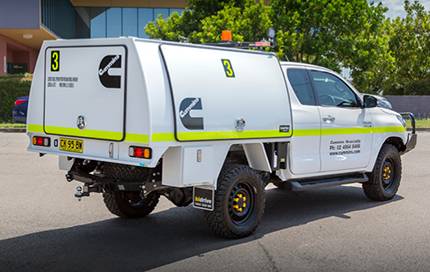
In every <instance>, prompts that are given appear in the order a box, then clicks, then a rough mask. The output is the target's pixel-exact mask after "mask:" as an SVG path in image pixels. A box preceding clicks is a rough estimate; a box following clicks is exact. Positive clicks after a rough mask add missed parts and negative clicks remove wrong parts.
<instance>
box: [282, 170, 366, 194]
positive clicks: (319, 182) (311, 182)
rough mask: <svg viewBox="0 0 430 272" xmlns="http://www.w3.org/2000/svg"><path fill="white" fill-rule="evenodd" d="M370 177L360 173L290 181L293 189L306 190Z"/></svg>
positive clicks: (362, 181) (363, 180) (356, 181)
mask: <svg viewBox="0 0 430 272" xmlns="http://www.w3.org/2000/svg"><path fill="white" fill-rule="evenodd" d="M368 180H369V178H368V177H367V176H366V175H365V174H358V175H354V176H348V177H331V178H325V179H306V180H301V181H299V180H295V181H290V185H291V190H292V191H296V192H297V191H305V190H310V189H319V188H326V187H332V186H337V185H342V184H350V183H364V182H367V181H368Z"/></svg>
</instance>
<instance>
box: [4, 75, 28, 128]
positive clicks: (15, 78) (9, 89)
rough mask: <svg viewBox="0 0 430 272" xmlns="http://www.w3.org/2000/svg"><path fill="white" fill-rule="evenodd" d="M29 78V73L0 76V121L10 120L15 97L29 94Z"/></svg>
mask: <svg viewBox="0 0 430 272" xmlns="http://www.w3.org/2000/svg"><path fill="white" fill-rule="evenodd" d="M31 79H32V75H31V74H24V75H7V76H0V123H1V122H8V121H11V120H12V108H13V106H14V103H15V99H16V98H17V97H19V96H25V95H28V94H29V92H30V86H31Z"/></svg>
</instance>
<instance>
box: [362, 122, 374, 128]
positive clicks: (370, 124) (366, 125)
mask: <svg viewBox="0 0 430 272" xmlns="http://www.w3.org/2000/svg"><path fill="white" fill-rule="evenodd" d="M363 126H364V127H372V126H373V123H372V122H366V121H365V122H363Z"/></svg>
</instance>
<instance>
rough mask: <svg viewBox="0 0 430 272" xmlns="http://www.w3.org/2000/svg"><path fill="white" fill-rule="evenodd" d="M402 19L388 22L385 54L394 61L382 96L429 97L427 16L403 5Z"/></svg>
mask: <svg viewBox="0 0 430 272" xmlns="http://www.w3.org/2000/svg"><path fill="white" fill-rule="evenodd" d="M404 7H405V10H406V17H405V18H399V17H398V18H396V19H394V20H392V21H391V39H390V42H389V50H390V51H391V52H392V54H393V57H394V58H395V65H394V67H395V69H394V71H393V73H392V74H391V79H390V80H389V82H390V84H389V86H388V87H387V89H386V92H385V93H386V94H411V95H415V94H430V84H429V83H430V54H429V52H430V12H426V11H425V9H424V6H423V5H422V4H421V3H420V2H419V1H415V2H413V3H411V2H409V1H405V3H404Z"/></svg>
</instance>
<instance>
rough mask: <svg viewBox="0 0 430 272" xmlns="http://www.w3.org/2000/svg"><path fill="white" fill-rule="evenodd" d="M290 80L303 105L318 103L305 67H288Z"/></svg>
mask: <svg viewBox="0 0 430 272" xmlns="http://www.w3.org/2000/svg"><path fill="white" fill-rule="evenodd" d="M287 76H288V80H289V81H290V83H291V86H293V90H294V93H295V94H296V96H297V98H298V99H299V101H300V103H301V104H302V105H313V106H314V105H316V102H315V95H314V92H313V90H312V85H311V82H310V80H309V76H308V72H307V71H306V70H305V69H288V70H287Z"/></svg>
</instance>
